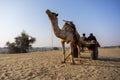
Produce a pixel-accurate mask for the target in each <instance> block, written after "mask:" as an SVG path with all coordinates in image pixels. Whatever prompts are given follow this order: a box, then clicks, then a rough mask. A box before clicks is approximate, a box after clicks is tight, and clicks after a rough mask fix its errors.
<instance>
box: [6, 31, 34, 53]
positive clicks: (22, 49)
mask: <svg viewBox="0 0 120 80" xmlns="http://www.w3.org/2000/svg"><path fill="white" fill-rule="evenodd" d="M35 41H36V39H35V38H34V37H31V36H29V35H28V34H27V33H25V32H24V31H23V32H22V33H21V35H20V36H18V37H15V42H12V43H10V42H9V41H8V42H6V45H7V48H8V52H9V53H27V52H29V49H30V48H32V44H33V43H34V42H35Z"/></svg>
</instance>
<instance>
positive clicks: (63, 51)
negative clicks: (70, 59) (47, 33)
mask: <svg viewBox="0 0 120 80" xmlns="http://www.w3.org/2000/svg"><path fill="white" fill-rule="evenodd" d="M61 45H62V53H63V61H62V63H65V41H61Z"/></svg>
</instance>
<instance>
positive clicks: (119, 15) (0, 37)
mask: <svg viewBox="0 0 120 80" xmlns="http://www.w3.org/2000/svg"><path fill="white" fill-rule="evenodd" d="M46 9H50V10H51V11H53V12H57V13H58V14H59V16H58V20H59V26H60V28H62V25H63V24H64V22H63V21H62V20H63V19H65V20H69V21H73V22H74V24H75V25H76V28H77V30H78V32H79V34H80V35H81V36H82V33H86V36H88V35H89V34H90V33H93V34H94V35H95V36H96V38H97V40H98V41H99V43H100V44H101V46H116V45H120V31H119V30H120V0H77V1H73V0H69V1H64V0H0V28H1V29H0V47H5V44H6V42H7V41H10V42H13V41H14V38H15V37H16V36H18V35H20V34H21V32H22V31H23V30H24V31H26V33H28V34H29V35H30V36H33V37H35V38H36V42H35V43H34V44H33V46H34V47H50V46H58V47H59V46H61V44H60V40H59V39H58V38H56V37H55V35H54V34H53V31H52V28H51V23H50V21H49V19H48V16H47V14H46V13H45V11H46ZM52 40H53V44H52Z"/></svg>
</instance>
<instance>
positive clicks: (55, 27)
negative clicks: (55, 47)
mask: <svg viewBox="0 0 120 80" xmlns="http://www.w3.org/2000/svg"><path fill="white" fill-rule="evenodd" d="M50 21H51V24H52V29H53V32H54V34H55V36H56V37H58V38H61V39H64V35H62V30H61V29H60V28H59V25H58V20H50Z"/></svg>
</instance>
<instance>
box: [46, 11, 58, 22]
mask: <svg viewBox="0 0 120 80" xmlns="http://www.w3.org/2000/svg"><path fill="white" fill-rule="evenodd" d="M46 14H47V15H48V17H49V18H50V20H56V19H57V16H58V14H57V13H54V12H51V11H50V10H49V9H47V10H46Z"/></svg>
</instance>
